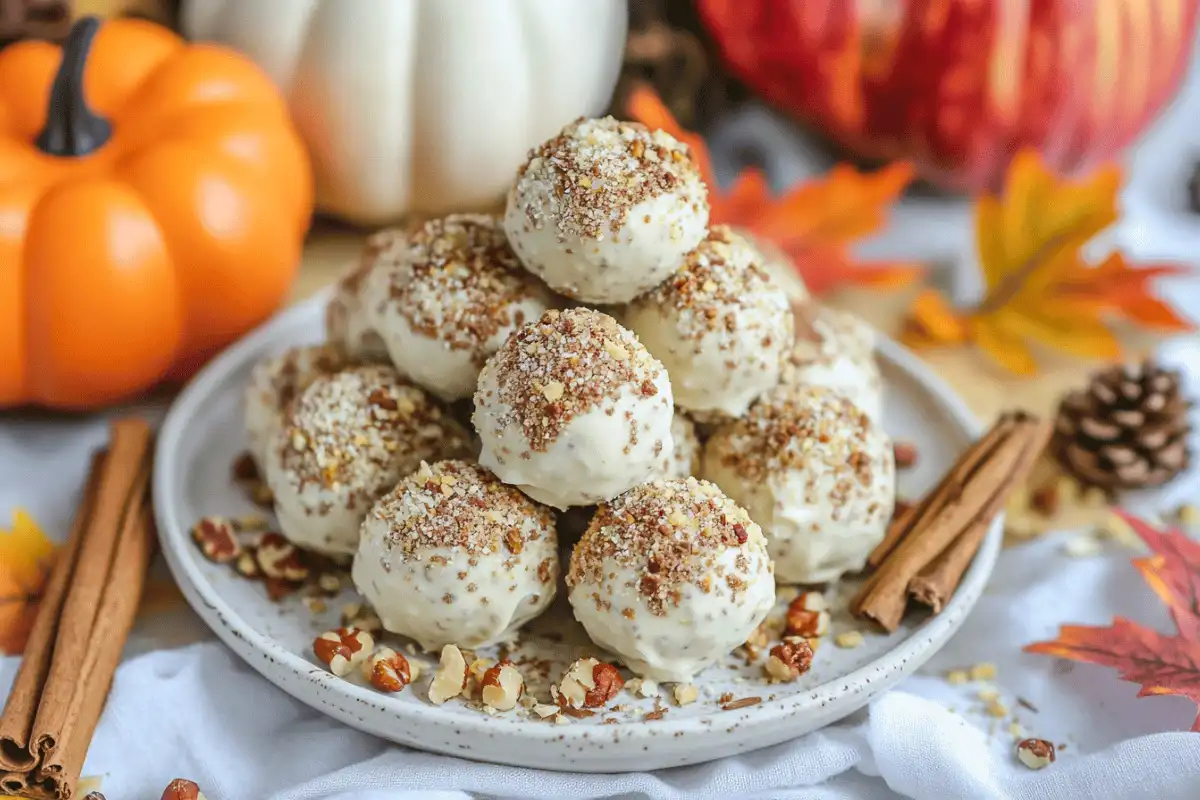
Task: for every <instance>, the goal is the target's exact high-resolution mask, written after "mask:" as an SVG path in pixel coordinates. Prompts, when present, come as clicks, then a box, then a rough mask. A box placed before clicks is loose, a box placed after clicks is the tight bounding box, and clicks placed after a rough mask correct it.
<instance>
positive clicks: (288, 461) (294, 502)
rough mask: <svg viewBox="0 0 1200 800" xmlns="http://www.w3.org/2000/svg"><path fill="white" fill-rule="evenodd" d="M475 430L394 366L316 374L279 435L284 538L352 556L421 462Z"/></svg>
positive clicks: (455, 450) (274, 478) (454, 451)
mask: <svg viewBox="0 0 1200 800" xmlns="http://www.w3.org/2000/svg"><path fill="white" fill-rule="evenodd" d="M467 440H468V437H467V433H466V431H464V430H463V429H462V427H461V426H460V425H459V424H458V423H457V422H455V421H454V420H453V419H451V418H450V416H449V414H448V413H446V412H445V411H444V410H443V409H442V408H441V406H440V405H439V404H438V403H437V402H436V401H435V400H433V398H431V397H430V396H429V395H427V394H426V393H425V392H424V391H422V390H421V389H419V388H417V387H416V386H412V385H409V384H407V383H405V382H404V381H403V379H402V378H401V377H400V375H399V374H398V373H397V372H396V371H395V370H394V369H392V368H391V367H384V366H368V367H357V368H354V369H348V370H345V371H343V372H339V373H336V374H334V375H329V376H322V377H319V378H317V379H316V380H315V381H313V382H312V384H310V385H309V386H308V388H307V389H305V390H304V391H303V392H302V393H301V394H300V395H299V396H298V397H297V398H296V400H295V401H294V402H293V403H292V406H291V410H290V412H289V414H288V416H287V418H286V420H285V423H284V426H283V427H282V428H281V429H280V430H279V432H278V433H277V434H276V435H275V437H274V439H273V440H272V445H271V454H270V458H269V459H268V461H267V470H266V475H265V477H266V481H267V485H268V486H269V487H270V488H271V491H272V493H273V494H274V497H275V515H276V518H277V519H278V521H279V527H280V530H281V531H282V533H283V535H284V536H286V537H287V538H288V539H289V540H290V541H292V542H293V543H295V544H297V545H300V546H301V547H305V548H309V549H312V550H317V551H321V552H326V553H353V552H354V551H355V549H356V547H357V546H358V535H359V526H360V525H361V524H362V521H363V518H364V517H365V516H366V514H367V512H368V511H369V510H370V508H371V505H372V504H373V503H374V502H375V500H376V499H377V498H378V497H379V496H380V495H382V494H383V493H384V492H387V491H388V490H390V489H391V488H392V487H394V486H395V485H396V482H397V481H399V480H400V478H402V477H404V476H405V475H407V474H408V473H410V472H412V471H413V470H414V469H416V468H417V467H418V466H419V465H420V463H421V462H422V461H435V460H438V459H440V458H449V457H456V456H461V455H467V454H468V453H469V445H468V443H467Z"/></svg>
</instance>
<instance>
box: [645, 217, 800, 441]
mask: <svg viewBox="0 0 1200 800" xmlns="http://www.w3.org/2000/svg"><path fill="white" fill-rule="evenodd" d="M623 321H624V322H625V324H626V325H628V326H629V327H630V329H632V330H633V332H634V333H636V334H637V335H638V337H639V338H640V339H641V340H642V343H643V344H644V345H646V349H647V350H649V351H650V352H651V353H653V354H654V356H655V357H656V358H658V359H659V360H660V361H662V362H663V365H664V366H665V367H666V368H667V373H668V374H670V376H671V386H672V387H674V390H675V402H676V403H677V404H678V405H679V406H680V407H681V408H684V409H686V410H688V411H690V412H692V413H695V414H697V415H700V416H701V417H702V418H704V419H706V420H713V419H716V420H720V419H728V418H731V417H740V416H741V415H742V414H744V413H746V409H748V408H749V407H750V404H751V403H752V402H754V400H755V398H757V397H758V396H759V395H760V394H762V393H763V392H765V391H767V390H768V389H772V388H774V387H775V385H776V384H778V383H779V375H780V372H781V370H782V363H783V359H784V356H785V355H786V354H787V353H788V351H789V349H790V348H791V346H792V339H793V319H792V310H791V304H790V303H789V301H788V297H787V294H786V293H785V292H784V290H783V289H782V288H780V287H779V286H777V285H776V284H775V283H774V282H773V281H772V280H771V277H770V275H769V274H768V273H767V271H766V269H764V268H763V266H762V256H761V255H760V254H759V252H758V251H757V250H755V249H754V248H753V247H752V246H751V245H750V244H749V243H748V242H747V241H746V240H745V239H743V238H742V237H741V236H738V235H737V234H735V233H733V232H732V231H731V230H730V229H729V228H727V227H725V226H723V225H720V226H715V227H714V228H713V230H712V232H711V233H710V234H709V236H708V238H706V239H705V240H704V241H703V242H701V243H700V245H699V246H698V247H697V248H696V249H695V250H693V251H692V252H691V253H689V254H688V256H687V261H686V263H685V264H684V266H683V268H682V269H680V270H679V271H678V272H676V273H675V274H674V275H672V276H671V277H670V278H668V279H667V280H665V281H663V283H661V284H660V285H659V286H658V287H657V288H655V289H654V290H653V291H651V292H648V293H646V294H644V295H642V296H641V297H639V298H638V299H637V300H634V301H633V302H632V303H630V305H629V307H628V308H627V309H626V311H625V313H624V315H623Z"/></svg>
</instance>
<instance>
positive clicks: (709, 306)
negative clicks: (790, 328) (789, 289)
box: [634, 225, 781, 348]
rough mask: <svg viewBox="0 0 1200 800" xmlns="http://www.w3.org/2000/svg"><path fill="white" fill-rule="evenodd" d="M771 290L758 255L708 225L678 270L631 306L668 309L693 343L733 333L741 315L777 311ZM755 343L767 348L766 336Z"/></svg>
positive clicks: (734, 237)
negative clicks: (705, 234) (761, 310)
mask: <svg viewBox="0 0 1200 800" xmlns="http://www.w3.org/2000/svg"><path fill="white" fill-rule="evenodd" d="M774 292H775V286H774V283H773V282H772V280H771V276H770V274H769V273H768V272H767V271H766V269H764V268H763V266H762V257H761V256H760V255H759V253H758V252H757V251H756V250H755V249H754V248H753V247H752V246H751V245H750V243H749V242H747V241H746V240H745V239H744V238H742V237H741V236H738V235H737V234H736V233H734V232H733V231H732V230H730V229H729V228H728V227H727V226H725V225H714V226H713V227H712V229H711V230H710V231H709V234H708V238H706V239H705V240H704V241H703V242H701V243H700V245H699V246H698V247H696V249H695V250H693V251H692V252H690V253H688V256H687V261H686V262H685V263H684V265H683V267H682V268H680V269H679V270H678V271H677V272H676V273H675V274H674V275H672V276H671V277H670V278H668V279H667V280H666V281H664V282H663V283H661V284H659V286H657V287H656V288H655V289H653V290H652V291H650V292H648V293H647V294H645V295H643V296H642V297H640V298H638V299H637V300H635V301H634V304H635V305H641V304H649V305H657V306H660V307H663V308H670V309H673V310H674V311H675V314H674V315H673V316H675V317H676V318H677V319H678V325H679V329H680V331H681V332H682V333H684V335H685V336H687V337H689V338H691V339H697V340H698V339H700V338H702V337H704V336H706V335H708V334H710V333H712V332H714V331H727V332H728V333H730V334H737V333H738V332H739V326H741V327H745V326H744V325H743V324H741V320H742V319H744V318H743V316H742V315H743V314H744V313H745V312H747V311H750V310H753V309H760V308H765V309H766V310H767V311H768V313H778V312H779V311H781V309H779V308H777V307H776V306H777V305H778V304H777V303H775V302H773V301H774V297H773V293H774ZM751 327H761V325H760V324H757V323H756V324H755V325H753V326H751ZM760 344H761V346H762V347H764V348H767V347H770V346H771V345H772V344H773V342H772V341H771V338H770V334H768V335H767V339H766V340H764V341H762V342H761V343H760Z"/></svg>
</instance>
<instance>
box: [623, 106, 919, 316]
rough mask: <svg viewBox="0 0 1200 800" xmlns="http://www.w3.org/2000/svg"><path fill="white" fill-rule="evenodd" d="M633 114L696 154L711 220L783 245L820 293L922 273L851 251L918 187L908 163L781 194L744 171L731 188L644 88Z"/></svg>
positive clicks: (837, 174) (846, 173)
mask: <svg viewBox="0 0 1200 800" xmlns="http://www.w3.org/2000/svg"><path fill="white" fill-rule="evenodd" d="M626 107H627V110H628V112H629V115H630V116H631V117H632V118H633V119H635V120H637V121H638V122H641V123H642V124H643V125H646V126H647V127H649V128H661V129H662V130H664V131H666V132H667V133H669V134H671V135H672V136H674V137H675V138H676V139H678V140H679V141H681V142H684V143H685V144H687V146H688V147H689V148H690V149H691V151H692V156H693V159H694V160H695V162H696V165H697V167H698V168H699V170H700V175H701V177H702V178H703V179H704V182H705V183H706V184H707V185H708V200H709V207H710V213H709V217H710V220H711V221H712V222H713V223H715V224H724V225H730V226H733V227H736V228H741V229H743V230H746V231H749V232H750V233H751V234H753V235H754V236H756V237H761V238H763V239H766V240H768V241H770V242H773V243H774V244H775V245H777V246H778V247H779V248H780V250H782V251H783V252H784V253H785V254H786V255H787V256H788V258H789V259H790V260H791V262H792V265H793V266H794V267H795V269H796V271H797V272H798V273H799V274H800V277H801V278H803V279H804V283H805V285H806V286H807V287H808V290H809V291H810V292H812V293H813V294H816V295H820V294H824V293H826V292H828V291H829V290H830V289H833V288H836V287H838V286H841V285H845V284H856V285H860V286H872V287H875V288H889V289H890V288H896V287H899V286H904V285H907V284H909V283H912V282H913V281H914V280H916V279H917V278H919V277H920V276H921V275H923V274H924V272H925V270H924V267H922V266H921V265H918V264H909V263H899V262H898V263H867V264H863V263H856V262H855V261H854V260H853V259H852V257H851V254H850V245H851V244H852V243H853V242H854V241H855V240H857V239H860V238H862V237H864V236H869V235H870V234H873V233H875V232H876V231H878V230H879V229H880V228H882V227H883V226H884V225H885V224H886V223H887V212H888V209H889V208H890V206H891V204H892V203H894V202H895V201H896V199H897V198H898V197H899V196H900V193H901V192H903V191H904V189H905V187H907V186H908V184H909V183H910V182H911V181H912V178H913V168H912V166H911V165H909V164H905V163H896V164H891V165H889V166H887V167H884V168H883V169H881V170H879V171H878V172H874V173H869V174H867V173H862V172H859V171H858V170H856V169H854V168H853V167H849V166H847V165H845V164H839V165H837V166H835V167H834V168H833V169H832V170H831V171H830V172H829V174H828V175H826V176H825V177H823V178H820V179H818V180H813V181H809V182H806V183H802V184H799V185H797V186H795V187H793V188H792V189H789V190H788V191H787V192H785V193H784V194H782V195H776V194H775V193H774V192H773V191H772V190H771V187H770V185H769V184H768V182H767V177H766V175H764V174H763V172H762V170H759V169H755V168H749V169H745V170H743V171H742V172H741V173H740V174H739V175H738V176H737V178H735V179H734V181H733V184H732V185H730V187H729V188H728V189H727V190H722V189H721V188H720V184H719V183H717V180H716V175H715V174H714V173H713V168H712V159H711V157H710V156H709V152H708V146H707V145H706V144H705V142H704V139H703V137H701V136H699V135H697V134H695V133H692V132H690V131H686V130H684V129H683V128H682V127H680V125H679V123H678V122H676V121H675V118H674V117H673V116H671V112H670V111H668V110H667V107H666V106H665V105H663V103H662V101H661V100H660V99H659V98H658V95H656V94H655V93H654V91H653V90H652V89H649V88H647V87H645V86H639V87H637V88H635V89H634V90H633V91H632V92H630V94H629V98H628V101H627V106H626Z"/></svg>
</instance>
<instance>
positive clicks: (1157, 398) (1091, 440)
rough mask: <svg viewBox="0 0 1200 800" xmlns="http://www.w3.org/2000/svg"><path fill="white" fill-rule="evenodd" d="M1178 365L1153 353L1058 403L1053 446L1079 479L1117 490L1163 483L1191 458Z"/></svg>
mask: <svg viewBox="0 0 1200 800" xmlns="http://www.w3.org/2000/svg"><path fill="white" fill-rule="evenodd" d="M1190 408H1191V403H1189V402H1188V401H1187V400H1186V399H1185V398H1184V397H1183V395H1182V394H1181V392H1180V381H1179V373H1178V372H1173V371H1170V370H1164V369H1161V368H1160V367H1159V366H1158V365H1156V364H1155V363H1154V362H1152V361H1147V362H1146V363H1144V364H1142V365H1140V366H1138V365H1131V366H1115V367H1111V368H1109V369H1106V370H1104V371H1103V372H1099V373H1097V374H1095V375H1093V376H1092V379H1091V383H1090V384H1089V386H1088V387H1087V389H1084V390H1077V391H1074V392H1071V393H1070V394H1068V395H1067V396H1066V397H1065V398H1064V399H1063V401H1062V404H1061V405H1060V406H1059V408H1058V418H1057V420H1056V421H1055V431H1054V440H1053V442H1052V445H1051V447H1052V448H1053V451H1054V453H1055V455H1056V457H1057V458H1058V460H1059V462H1060V463H1061V464H1062V465H1063V467H1064V469H1066V470H1067V471H1068V472H1070V473H1072V474H1073V475H1075V477H1077V478H1078V479H1079V480H1080V481H1082V482H1083V483H1085V484H1088V485H1091V486H1099V487H1100V488H1102V489H1104V490H1106V491H1109V492H1115V491H1118V490H1122V489H1144V488H1147V487H1151V486H1160V485H1162V484H1164V483H1166V482H1167V481H1169V480H1171V479H1172V478H1174V477H1175V476H1176V475H1178V474H1179V473H1180V472H1182V471H1183V470H1185V469H1187V466H1188V463H1189V462H1190V461H1191V452H1190V450H1189V448H1188V434H1189V433H1190V431H1191V422H1190V421H1189V420H1188V410H1189V409H1190Z"/></svg>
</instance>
